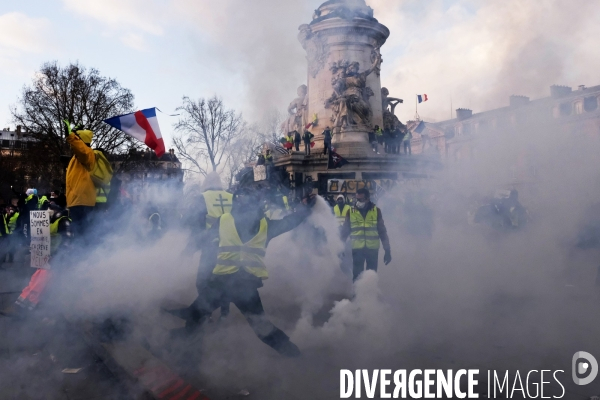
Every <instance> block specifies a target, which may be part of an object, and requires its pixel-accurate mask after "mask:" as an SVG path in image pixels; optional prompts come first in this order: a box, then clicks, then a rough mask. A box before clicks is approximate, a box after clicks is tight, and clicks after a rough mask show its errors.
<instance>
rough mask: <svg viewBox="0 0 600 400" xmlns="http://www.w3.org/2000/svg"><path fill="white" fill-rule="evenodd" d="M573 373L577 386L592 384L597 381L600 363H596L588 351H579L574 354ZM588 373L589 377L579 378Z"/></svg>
mask: <svg viewBox="0 0 600 400" xmlns="http://www.w3.org/2000/svg"><path fill="white" fill-rule="evenodd" d="M584 360H585V361H584ZM590 367H591V368H590ZM571 371H572V373H573V382H575V384H576V385H587V384H589V383H592V381H593V380H594V379H596V376H597V375H598V361H596V359H595V358H594V356H593V355H591V354H590V353H588V352H586V351H578V352H577V353H575V354H573V362H572V364H571ZM588 373H589V375H588V376H586V377H585V378H579V376H582V375H585V374H588Z"/></svg>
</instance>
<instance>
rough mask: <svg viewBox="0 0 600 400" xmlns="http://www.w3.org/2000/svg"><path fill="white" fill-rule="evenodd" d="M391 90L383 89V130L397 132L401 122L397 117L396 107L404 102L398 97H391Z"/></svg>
mask: <svg viewBox="0 0 600 400" xmlns="http://www.w3.org/2000/svg"><path fill="white" fill-rule="evenodd" d="M389 94H390V92H389V90H387V88H381V102H382V104H381V106H382V107H381V109H382V110H383V130H384V131H388V132H392V131H395V130H396V129H397V128H398V127H399V125H401V124H400V120H399V119H398V117H396V115H395V110H396V106H397V105H398V104H400V103H403V102H404V100H402V99H398V98H396V97H389Z"/></svg>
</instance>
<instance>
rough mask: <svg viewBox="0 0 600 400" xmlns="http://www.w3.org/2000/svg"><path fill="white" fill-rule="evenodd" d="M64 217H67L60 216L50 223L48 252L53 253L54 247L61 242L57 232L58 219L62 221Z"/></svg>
mask: <svg viewBox="0 0 600 400" xmlns="http://www.w3.org/2000/svg"><path fill="white" fill-rule="evenodd" d="M65 218H69V217H66V216H65V217H60V218H59V219H57V220H56V221H54V222H53V223H51V224H50V254H54V253H55V252H56V249H58V247H59V246H60V244H61V243H62V235H61V234H60V233H58V225H59V224H60V221H62V220H63V219H65ZM70 220H71V219H70V218H69V221H70Z"/></svg>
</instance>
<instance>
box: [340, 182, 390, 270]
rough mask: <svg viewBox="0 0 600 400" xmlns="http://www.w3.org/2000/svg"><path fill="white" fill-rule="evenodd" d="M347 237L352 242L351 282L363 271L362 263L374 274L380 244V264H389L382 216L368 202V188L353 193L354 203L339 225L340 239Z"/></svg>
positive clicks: (387, 242)
mask: <svg viewBox="0 0 600 400" xmlns="http://www.w3.org/2000/svg"><path fill="white" fill-rule="evenodd" d="M348 236H349V237H350V240H351V241H352V264H353V267H352V269H353V271H352V272H353V277H354V280H356V279H358V276H359V275H360V274H361V273H362V272H363V271H364V268H365V261H366V264H367V269H371V270H374V271H377V263H378V257H379V242H380V241H381V244H382V245H383V250H384V251H385V255H384V257H383V261H384V262H385V264H386V265H387V264H389V263H390V261H392V253H391V250H390V241H389V238H388V235H387V230H386V228H385V224H384V222H383V216H382V214H381V210H380V209H379V207H377V206H375V204H374V203H372V202H371V199H370V194H369V190H368V189H364V188H363V189H358V190H357V191H356V204H355V206H354V208H352V210H350V212H349V213H348V214H347V215H346V220H345V221H344V225H343V226H342V240H344V241H345V240H346V239H347V238H348Z"/></svg>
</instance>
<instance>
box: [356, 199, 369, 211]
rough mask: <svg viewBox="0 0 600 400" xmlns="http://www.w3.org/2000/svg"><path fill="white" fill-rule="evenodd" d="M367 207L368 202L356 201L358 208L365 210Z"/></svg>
mask: <svg viewBox="0 0 600 400" xmlns="http://www.w3.org/2000/svg"><path fill="white" fill-rule="evenodd" d="M366 206H367V202H366V201H358V200H357V201H356V208H360V209H363V208H365V207H366Z"/></svg>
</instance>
